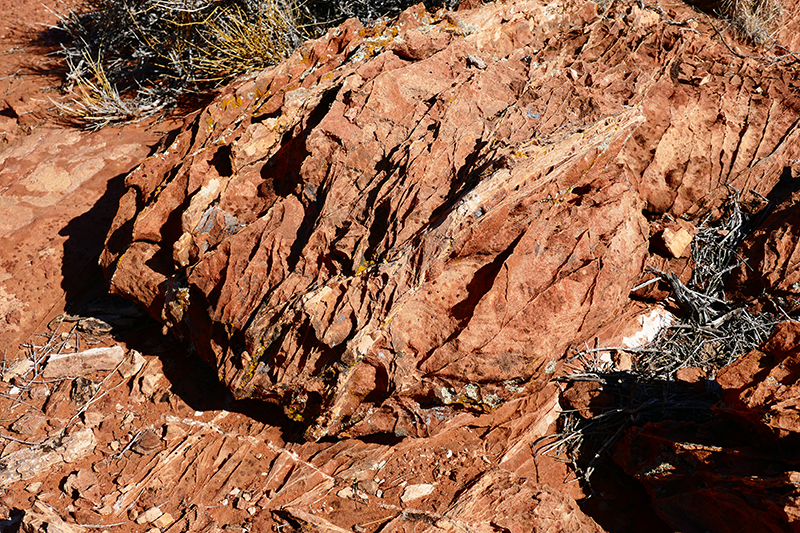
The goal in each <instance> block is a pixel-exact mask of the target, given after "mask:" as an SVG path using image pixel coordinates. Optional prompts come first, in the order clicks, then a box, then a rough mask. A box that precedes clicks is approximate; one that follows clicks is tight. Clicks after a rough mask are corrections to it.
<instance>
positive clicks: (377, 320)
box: [102, 1, 800, 439]
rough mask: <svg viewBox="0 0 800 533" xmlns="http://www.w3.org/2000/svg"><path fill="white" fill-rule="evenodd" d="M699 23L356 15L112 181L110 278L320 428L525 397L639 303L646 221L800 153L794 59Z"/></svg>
mask: <svg viewBox="0 0 800 533" xmlns="http://www.w3.org/2000/svg"><path fill="white" fill-rule="evenodd" d="M696 15H697V14H696V13H694V12H692V11H691V10H690V9H689V8H688V7H686V6H678V7H676V8H675V9H674V10H672V11H670V12H664V11H659V10H658V9H656V8H652V9H639V8H638V7H637V6H631V5H620V6H611V7H609V8H608V9H607V10H606V11H604V12H601V10H600V8H598V6H597V5H596V4H594V3H591V2H580V1H577V2H565V3H562V4H559V5H558V6H556V5H554V4H549V5H545V3H543V2H536V1H527V2H514V3H507V4H504V3H499V4H491V5H486V6H483V7H481V8H478V9H474V10H469V11H459V12H457V13H450V12H444V11H442V12H439V13H435V14H431V13H427V12H425V11H424V9H423V8H422V6H418V7H416V8H413V9H410V10H408V11H406V12H405V13H404V14H403V15H402V16H401V17H400V18H399V20H397V21H396V23H393V24H392V25H379V26H376V27H375V28H369V29H366V28H363V27H362V26H361V25H360V24H359V23H358V22H357V21H355V20H350V21H348V22H347V23H345V24H344V25H342V26H341V27H340V28H338V29H336V30H332V31H330V32H329V33H328V34H327V35H326V36H325V37H324V38H322V39H319V40H317V41H313V42H310V43H308V44H307V45H305V46H304V47H302V48H301V49H300V50H298V51H297V53H296V54H295V55H294V56H292V58H290V59H289V60H288V61H287V62H285V63H283V64H281V65H280V66H278V67H276V68H274V69H272V70H269V71H266V72H264V73H262V74H260V75H258V76H257V77H255V78H253V79H250V80H247V81H243V82H240V83H239V84H237V85H235V86H233V87H231V88H230V89H229V90H227V91H226V92H225V94H223V95H222V96H220V97H219V98H218V99H217V100H216V101H215V102H214V103H213V104H211V105H210V106H209V107H208V108H206V109H205V110H203V111H202V112H200V113H197V114H195V115H192V116H190V117H188V118H187V120H186V122H185V125H184V127H183V129H182V130H181V131H180V132H179V133H178V134H177V135H176V136H174V138H171V139H170V141H169V142H167V143H165V145H164V147H163V148H162V149H161V150H160V151H159V152H158V153H157V154H156V155H154V156H152V157H151V158H150V159H148V160H147V161H146V162H145V163H143V164H142V165H141V166H140V167H139V168H138V169H137V170H136V171H135V172H133V173H132V174H131V175H130V176H128V177H127V178H126V187H127V192H126V194H125V196H124V197H123V198H122V200H121V203H120V208H119V211H118V213H117V217H116V219H115V221H114V224H113V227H112V230H111V232H110V233H109V237H108V240H107V243H106V250H105V252H104V254H103V257H102V265H103V268H104V269H105V271H106V274H107V277H108V281H109V285H110V287H111V290H112V292H114V293H116V294H120V295H123V296H125V297H127V298H131V299H134V300H136V301H138V302H140V303H142V304H143V305H144V306H146V307H147V308H148V309H149V311H150V313H151V314H152V315H153V316H154V317H156V318H159V319H160V320H163V321H164V322H165V323H166V324H168V325H169V326H170V327H172V328H173V329H174V330H175V331H176V332H179V334H180V335H182V336H184V337H185V338H187V339H188V340H190V341H191V342H192V343H193V345H194V347H195V348H196V350H197V351H198V352H199V353H200V354H201V355H202V357H203V358H204V359H205V360H206V361H208V362H209V363H210V364H211V365H212V366H214V367H215V368H216V369H217V370H218V374H219V376H220V378H221V379H222V380H223V381H224V382H225V383H226V384H227V385H228V386H229V387H230V389H231V390H232V391H234V393H235V395H236V397H238V398H261V399H265V400H270V401H273V402H276V403H279V404H280V405H282V406H284V409H285V411H286V413H287V414H288V415H289V416H290V417H292V418H293V419H295V420H299V421H303V422H304V423H305V424H307V426H308V432H307V437H308V438H310V439H318V438H321V437H323V436H326V435H327V436H335V435H341V436H344V435H350V436H359V435H369V434H376V433H390V434H392V433H393V434H395V435H417V436H424V435H427V434H429V433H430V432H431V431H433V430H434V429H435V427H436V425H437V424H438V423H439V422H438V421H439V419H441V418H443V417H444V418H448V417H451V416H453V414H455V413H456V412H457V409H461V408H463V407H466V408H468V409H473V410H478V411H481V410H491V409H494V408H496V407H497V406H498V405H500V404H502V403H503V402H505V401H508V400H509V399H511V398H513V397H515V396H516V395H519V394H535V393H536V392H537V391H538V390H540V389H541V388H542V387H543V384H544V383H546V381H547V380H548V379H549V378H550V375H551V374H552V372H553V371H554V370H555V369H556V367H557V365H558V363H559V362H560V361H561V359H562V356H563V354H564V353H565V351H566V350H567V349H568V348H569V347H570V346H572V345H579V344H581V343H583V342H584V341H589V340H591V339H593V338H594V337H595V336H596V335H598V333H599V332H601V331H602V330H603V328H604V327H606V326H608V325H609V324H610V322H611V321H612V320H613V319H614V317H616V316H618V315H620V313H622V312H623V311H624V310H625V309H626V307H627V306H628V305H629V292H630V289H631V288H632V287H633V286H634V285H635V284H636V283H637V280H639V278H640V276H641V274H642V272H643V269H644V267H645V263H646V262H647V260H648V257H649V255H650V252H649V239H650V233H651V228H650V224H649V219H648V217H649V218H650V219H653V218H658V217H660V216H661V215H668V216H671V217H673V218H678V217H693V216H697V215H700V214H704V213H706V212H708V211H709V210H713V209H715V208H716V207H718V206H719V205H720V203H721V200H722V199H723V198H724V197H725V196H726V195H727V194H728V188H727V187H729V186H732V187H735V188H737V189H739V190H742V191H749V190H751V189H752V190H755V191H757V192H759V193H761V194H764V195H767V194H769V193H770V191H771V189H772V188H773V187H774V186H775V184H777V183H778V181H779V179H780V176H781V175H782V174H785V173H786V172H791V169H792V164H793V163H792V162H793V161H794V160H795V159H796V158H797V157H798V152H800V145H798V143H797V142H796V140H797V138H798V128H797V122H796V116H797V109H798V103H800V102H798V99H797V97H796V96H795V94H794V91H795V84H796V82H795V81H793V77H792V74H791V71H790V70H789V69H786V68H781V66H780V65H769V64H767V63H766V62H763V61H759V60H757V59H755V58H750V57H744V56H741V57H740V56H736V55H731V53H730V51H728V50H727V48H726V47H725V45H724V44H723V43H721V42H719V41H718V40H717V39H716V37H715V33H714V30H713V29H712V27H711V26H710V24H709V23H707V22H702V21H701V20H700V18H699V17H697V16H696ZM721 56H724V57H726V62H725V63H724V64H723V63H721V62H719V61H717V58H719V57H721ZM787 169H788V170H787Z"/></svg>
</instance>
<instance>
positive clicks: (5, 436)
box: [0, 435, 41, 446]
mask: <svg viewBox="0 0 800 533" xmlns="http://www.w3.org/2000/svg"><path fill="white" fill-rule="evenodd" d="M0 439H6V440H10V441H13V442H19V443H20V444H27V445H28V446H36V445H37V444H41V441H40V442H28V441H27V440H22V439H15V438H14V437H9V436H8V435H0Z"/></svg>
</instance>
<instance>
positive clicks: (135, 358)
mask: <svg viewBox="0 0 800 533" xmlns="http://www.w3.org/2000/svg"><path fill="white" fill-rule="evenodd" d="M146 362H147V360H146V359H145V358H144V357H143V356H142V354H140V353H139V352H137V351H136V350H131V351H130V352H128V356H127V357H126V358H125V360H124V361H123V362H122V364H121V365H119V368H118V369H117V372H119V373H120V375H121V376H122V377H123V378H125V379H128V378H129V377H131V376H133V375H135V374H137V373H138V372H139V371H140V370H141V369H142V367H143V366H144V364H145V363H146Z"/></svg>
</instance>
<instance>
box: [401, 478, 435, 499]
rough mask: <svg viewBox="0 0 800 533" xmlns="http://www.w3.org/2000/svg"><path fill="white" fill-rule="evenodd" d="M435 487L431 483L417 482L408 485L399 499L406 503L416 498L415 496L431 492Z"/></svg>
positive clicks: (420, 496)
mask: <svg viewBox="0 0 800 533" xmlns="http://www.w3.org/2000/svg"><path fill="white" fill-rule="evenodd" d="M435 488H436V485H434V484H432V483H419V484H417V485H409V486H407V487H406V488H405V490H404V491H403V495H402V496H400V501H401V502H403V503H407V502H410V501H411V500H416V499H417V498H423V497H425V496H428V495H429V494H430V493H432V492H433V489H435Z"/></svg>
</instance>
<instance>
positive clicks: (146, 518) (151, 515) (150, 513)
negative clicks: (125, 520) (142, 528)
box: [136, 507, 164, 524]
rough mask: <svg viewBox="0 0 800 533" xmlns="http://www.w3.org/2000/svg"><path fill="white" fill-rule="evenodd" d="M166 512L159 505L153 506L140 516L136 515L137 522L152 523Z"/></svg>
mask: <svg viewBox="0 0 800 533" xmlns="http://www.w3.org/2000/svg"><path fill="white" fill-rule="evenodd" d="M163 514H164V513H162V512H161V509H159V508H158V507H151V508H150V509H148V510H147V511H145V512H143V513H142V514H140V515H139V516H137V517H136V523H137V524H144V523H145V522H147V523H151V522H155V521H156V520H157V519H158V518H160V517H161V515H163Z"/></svg>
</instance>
